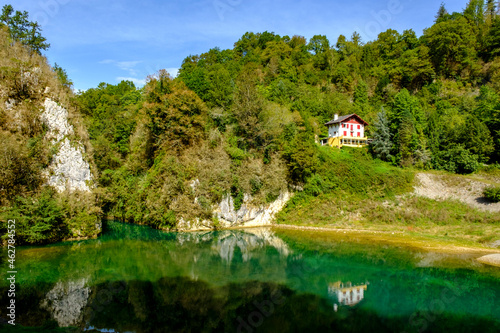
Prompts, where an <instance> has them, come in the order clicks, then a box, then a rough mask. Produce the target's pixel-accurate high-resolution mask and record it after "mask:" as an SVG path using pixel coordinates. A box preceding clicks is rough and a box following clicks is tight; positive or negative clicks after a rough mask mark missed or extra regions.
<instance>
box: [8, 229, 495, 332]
mask: <svg viewBox="0 0 500 333" xmlns="http://www.w3.org/2000/svg"><path fill="white" fill-rule="evenodd" d="M475 257H477V254H462V255H456V254H454V255H452V254H444V253H436V252H425V251H422V250H412V249H407V248H404V247H397V246H389V245H386V244H377V243H374V242H366V241H362V240H360V239H358V238H356V237H355V236H350V235H343V236H342V237H340V236H338V237H334V236H328V237H326V236H325V234H321V233H314V232H305V231H284V230H271V229H248V230H242V231H234V230H231V231H220V232H199V233H179V234H175V233H164V232H160V231H157V230H152V229H150V228H148V227H142V226H135V225H127V224H121V223H117V222H110V223H108V226H107V227H106V230H105V232H104V234H103V235H102V236H101V237H100V238H99V239H96V240H88V241H81V242H67V243H60V244H56V245H52V246H46V247H19V248H18V249H17V253H16V269H17V272H18V273H17V276H16V278H17V281H16V283H17V284H16V288H17V292H16V305H17V310H16V316H17V317H16V322H17V323H18V324H21V325H23V326H29V327H35V326H36V327H41V326H44V327H45V328H44V329H41V328H39V329H34V330H33V332H37V330H38V331H40V332H42V331H43V332H49V331H56V329H55V327H57V326H60V327H69V326H71V327H74V328H73V329H70V330H63V331H67V332H78V331H83V330H87V331H94V332H96V331H101V332H500V269H498V268H495V267H488V266H485V265H482V264H480V263H477V262H476V261H475V260H474V258H475ZM1 258H2V259H1V260H2V261H1V262H0V266H1V268H0V269H1V272H2V277H3V276H4V275H5V274H4V273H6V272H7V271H8V269H7V262H6V253H4V254H3V255H2V257H1ZM7 288H8V286H7V283H6V279H5V278H2V282H0V306H1V308H0V317H1V318H2V319H3V320H4V321H5V320H7V319H8V318H7V317H6V306H7V304H8V302H9V298H8V297H7ZM49 327H53V328H54V329H50V328H49ZM0 331H6V332H7V331H19V332H20V331H21V330H19V328H18V327H15V328H14V327H11V326H8V325H1V324H0ZM30 332H31V331H30Z"/></svg>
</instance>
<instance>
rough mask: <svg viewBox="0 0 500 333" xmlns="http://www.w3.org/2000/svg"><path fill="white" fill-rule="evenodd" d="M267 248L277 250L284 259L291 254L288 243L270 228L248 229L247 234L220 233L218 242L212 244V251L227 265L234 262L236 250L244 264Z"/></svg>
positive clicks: (227, 231)
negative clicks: (254, 254)
mask: <svg viewBox="0 0 500 333" xmlns="http://www.w3.org/2000/svg"><path fill="white" fill-rule="evenodd" d="M265 247H271V248H274V249H276V250H277V251H278V252H279V253H280V255H281V256H282V257H287V256H288V255H289V254H290V253H291V251H290V249H289V247H288V246H287V245H286V243H285V242H283V240H281V239H280V238H279V237H277V236H276V235H275V234H274V232H273V231H272V230H271V229H269V228H259V229H257V228H256V229H248V230H245V232H235V231H230V230H226V231H222V232H220V233H218V236H217V242H214V243H213V244H212V249H213V250H214V251H216V252H217V253H218V254H219V256H220V257H221V259H222V260H223V261H225V262H226V263H230V262H232V261H233V258H234V252H235V249H236V248H238V249H239V250H240V252H241V256H242V259H243V262H247V261H248V260H250V259H251V258H252V252H256V250H262V249H263V248H265Z"/></svg>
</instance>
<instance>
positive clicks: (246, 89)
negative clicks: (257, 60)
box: [232, 66, 264, 147]
mask: <svg viewBox="0 0 500 333" xmlns="http://www.w3.org/2000/svg"><path fill="white" fill-rule="evenodd" d="M263 107H264V99H263V98H262V96H261V94H260V93H259V91H258V90H257V77H256V75H255V71H254V70H253V66H247V67H246V68H244V69H243V71H242V73H241V74H240V75H239V76H238V78H237V80H236V91H235V93H234V102H233V108H232V111H233V115H234V117H235V118H236V122H237V124H238V129H239V134H240V135H241V136H243V137H245V138H246V139H247V140H246V141H247V143H248V145H249V146H250V147H257V146H258V145H259V143H258V137H259V135H258V130H257V128H258V123H259V116H260V113H261V112H262V110H263Z"/></svg>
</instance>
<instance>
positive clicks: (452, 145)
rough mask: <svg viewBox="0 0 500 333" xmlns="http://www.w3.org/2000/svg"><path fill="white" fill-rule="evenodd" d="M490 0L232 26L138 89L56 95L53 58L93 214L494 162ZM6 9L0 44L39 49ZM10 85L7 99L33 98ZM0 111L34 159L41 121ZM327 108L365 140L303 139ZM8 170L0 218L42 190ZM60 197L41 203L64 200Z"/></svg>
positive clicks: (207, 209)
mask: <svg viewBox="0 0 500 333" xmlns="http://www.w3.org/2000/svg"><path fill="white" fill-rule="evenodd" d="M497 7H498V4H497V2H496V1H493V0H488V1H484V0H470V1H469V2H468V3H467V4H466V6H465V9H464V10H463V12H461V13H457V12H454V13H448V12H447V10H446V8H445V6H444V5H441V7H440V8H439V10H438V12H437V14H436V16H435V21H434V24H433V25H432V26H431V27H429V28H427V29H426V30H424V32H423V34H422V35H421V36H420V37H418V36H417V34H416V33H415V32H414V31H413V30H405V31H403V32H398V31H395V30H392V29H389V30H387V31H385V32H382V33H380V34H379V35H378V38H377V39H376V40H374V41H366V42H365V41H362V40H361V38H360V35H359V34H358V33H356V32H354V33H353V34H352V36H350V37H346V36H343V35H341V36H339V37H338V38H337V39H336V41H330V40H329V39H328V38H327V36H324V35H316V36H313V37H312V38H311V39H309V40H307V39H306V38H305V37H302V36H292V37H290V36H280V35H277V34H275V33H273V32H267V31H265V32H262V33H253V32H247V33H245V34H244V35H243V36H242V37H241V38H240V39H239V40H238V41H236V42H235V44H234V47H233V49H227V50H221V49H219V48H217V47H215V48H213V49H211V50H208V51H207V52H206V53H203V54H201V55H190V56H188V57H186V58H185V59H184V61H183V63H182V67H181V69H180V71H179V75H178V77H176V78H173V77H172V76H171V75H170V74H169V73H168V72H166V71H163V70H162V71H159V72H158V73H156V74H155V75H152V76H150V77H148V79H147V83H146V85H145V86H144V87H142V88H138V87H136V86H134V84H133V83H132V82H128V81H123V82H121V83H119V84H116V85H113V84H107V83H101V84H100V85H99V86H98V87H96V88H93V89H88V90H87V91H80V92H77V93H72V92H71V90H70V88H71V84H72V83H71V81H70V80H69V78H68V77H67V75H66V73H65V71H64V70H63V69H61V68H60V67H58V66H57V65H56V66H53V68H52V70H53V71H52V73H53V76H54V77H56V78H57V79H58V81H59V82H58V87H59V89H63V90H64V89H65V90H64V91H65V94H67V95H68V96H70V97H68V100H69V101H68V103H69V104H70V105H71V108H73V109H74V110H75V112H76V113H78V114H79V115H81V123H82V124H84V125H85V126H84V127H85V131H88V141H89V142H90V145H91V148H89V150H88V151H89V152H90V151H91V154H92V157H93V161H94V162H95V169H96V175H97V176H96V178H97V186H96V187H95V189H94V190H93V194H92V195H93V196H94V198H95V201H93V203H92V204H91V205H92V207H94V205H96V206H97V207H98V210H95V212H96V214H101V215H102V216H109V217H114V218H119V219H122V220H124V221H130V222H136V223H145V224H149V225H152V226H154V227H158V228H175V226H176V224H177V221H179V219H180V218H183V219H184V220H189V219H195V218H199V219H207V220H210V219H212V222H213V225H214V226H215V227H216V226H217V219H216V218H214V217H213V215H212V210H213V205H215V204H217V203H218V202H220V201H221V200H222V198H223V197H224V196H225V195H231V196H232V198H233V200H234V205H235V208H236V209H238V208H239V207H240V206H241V204H242V202H243V198H244V195H245V194H249V195H251V196H252V200H253V202H254V203H255V204H263V203H269V202H272V201H273V200H275V199H276V198H277V197H278V196H279V194H280V193H282V192H283V191H286V190H287V189H288V188H290V187H292V188H293V189H294V190H297V189H300V190H302V194H301V200H307V198H308V197H316V196H319V195H322V194H325V193H331V192H332V191H337V190H341V191H348V192H349V191H350V192H353V191H354V192H356V191H358V192H359V191H361V192H368V193H370V195H376V196H386V195H390V194H392V193H396V192H398V191H403V190H404V189H406V188H408V186H409V184H410V183H411V175H410V173H409V172H407V170H413V169H436V170H446V171H449V172H453V173H462V174H466V173H473V172H476V171H478V170H479V169H480V168H484V167H485V165H490V166H489V167H490V168H491V167H493V168H494V167H495V165H496V167H497V168H498V164H499V163H500V15H499V9H500V8H497ZM7 14H8V13H7ZM9 17H13V13H12V12H11V13H10V16H9V15H5V11H4V15H3V16H2V18H1V21H2V22H3V25H6V26H7V28H8V29H9V32H10V38H11V40H12V41H13V42H12V43H2V48H12V47H20V46H19V45H18V44H24V45H25V48H27V49H30V50H31V51H27V52H28V53H27V54H29V55H28V56H27V57H28V58H29V59H27V60H26V61H28V62H34V61H39V60H34V59H38V58H36V57H38V56H39V53H40V50H41V49H45V48H46V47H48V44H46V43H45V40H44V39H43V38H42V37H41V36H40V35H37V36H38V37H39V39H33V38H31V39H30V38H26V37H24V39H23V37H19V36H18V35H16V34H19V33H18V32H17V30H16V29H14V27H16V23H15V22H12V20H9ZM35 28H36V27H35ZM35 28H34V29H32V31H38V30H37V29H35ZM28 30H29V29H28ZM28 30H27V31H28ZM40 38H41V39H40ZM34 40H36V43H35V42H33V41H34ZM30 43H31V44H30ZM9 66H11V67H9ZM9 66H4V67H2V68H1V69H0V71H1V75H2V76H3V78H4V80H5V79H6V78H7V77H8V75H14V74H12V73H13V70H12V68H14V67H15V66H17V65H16V64H10V65H9ZM14 76H15V75H14ZM14 81H15V80H14V79H13V81H12V82H14ZM23 93H26V94H28V95H26V96H25V95H22V96H19V98H24V99H25V100H26V99H30V98H31V99H34V98H35V97H34V93H31V92H23ZM2 98H3V99H4V101H3V102H2V103H1V105H0V108H4V106H3V104H4V102H5V101H6V100H7V99H6V98H5V97H2ZM1 112H2V115H1V116H0V126H2V140H3V141H9V140H10V141H9V142H11V141H12V140H14V139H12V138H13V137H14V136H17V137H18V139H17V140H18V141H21V142H23V144H22V145H21V146H20V147H18V148H17V151H15V152H13V154H17V155H15V156H17V157H16V158H19V161H21V162H22V161H26V163H28V162H29V161H33V159H36V158H38V157H36V156H32V154H34V152H33V145H35V144H37V143H36V142H38V141H36V138H39V137H43V129H40V131H38V132H37V131H34V132H22V133H19V131H18V130H17V129H16V128H14V127H13V126H10V127H9V126H8V123H6V121H5V119H7V118H6V116H4V115H5V114H6V113H7V112H8V110H6V109H1ZM336 113H337V114H340V115H347V114H352V113H356V114H358V115H359V116H361V117H362V118H363V119H365V120H366V121H367V122H368V123H369V124H370V126H369V127H368V133H367V134H368V136H369V137H371V138H373V143H372V144H371V145H370V146H369V149H368V151H366V150H353V149H345V150H344V149H343V150H342V152H340V153H339V152H336V151H334V150H333V149H332V148H329V147H321V146H320V145H318V144H317V142H318V140H319V139H320V138H322V137H325V136H326V135H327V128H326V127H325V126H324V123H326V122H327V121H329V120H331V119H332V118H333V116H334V114H336ZM85 131H84V132H85ZM85 133H87V132H85ZM86 135H87V134H82V136H86ZM39 141H40V140H39ZM41 141H43V140H41ZM40 144H42V143H40ZM11 145H12V144H11ZM4 146H5V145H4V144H3V143H2V148H1V149H4V150H5V149H6V148H4ZM9 147H10V146H9ZM12 150H16V149H14V148H12ZM35 150H36V149H35ZM36 151H39V150H36ZM23 158H24V160H23ZM21 162H19V163H21ZM9 163H10V164H9ZM23 163H24V162H23ZM44 163H45V165H46V164H47V163H48V162H47V161H45V162H43V163H41V164H44ZM39 164H40V163H39ZM14 167H16V165H14V164H12V163H11V162H8V161H5V160H3V161H2V165H0V168H1V169H2V172H3V173H2V182H3V184H2V186H1V190H2V192H3V193H2V196H4V195H6V194H7V196H6V197H5V199H4V200H2V205H3V209H4V216H5V218H6V217H7V216H14V215H16V214H17V215H20V214H21V215H22V211H23V209H24V211H26V208H23V207H25V206H26V205H33V202H34V201H30V199H29V198H43V197H44V196H46V197H47V189H44V188H43V186H41V185H40V184H39V183H36V184H35V183H34V180H33V179H31V178H30V177H31V174H30V175H24V173H19V172H17V171H16V170H14V169H12V168H14ZM17 167H18V168H21V166H19V165H18V166H17ZM41 167H43V165H42V166H41ZM33 168H36V166H33ZM9 172H10V173H9ZM9 182H10V183H9ZM7 184H9V185H7ZM11 184H12V185H11ZM14 187H15V188H16V190H15V191H11V192H9V191H10V189H12V188H14ZM12 193H16V194H17V196H15V197H12V196H11V194H12ZM54 196H55V194H52V198H53V197H54ZM49 197H50V195H49ZM27 198H28V199H27ZM47 200H48V199H47ZM54 200H55V199H54ZM56 201H57V200H56ZM36 202H38V203H39V202H40V200H38V201H36ZM295 204H297V200H295V201H294V202H292V205H295ZM61 205H63V204H62V203H61V202H60V200H59V201H57V202H55V203H54V206H55V207H56V208H57V207H59V208H57V209H60V210H61V212H63V213H64V212H65V211H67V210H68V208H64V209H63V208H60V207H62V206H61ZM89 205H90V204H89ZM56 208H54V209H56ZM63 213H61V214H62V215H64V214H63ZM9 214H10V215H9ZM68 214H69V213H68ZM63 220H64V219H63ZM26 225H29V223H28V222H26ZM43 241H44V239H37V240H36V241H34V242H43Z"/></svg>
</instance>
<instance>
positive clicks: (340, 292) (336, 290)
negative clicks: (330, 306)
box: [328, 281, 368, 306]
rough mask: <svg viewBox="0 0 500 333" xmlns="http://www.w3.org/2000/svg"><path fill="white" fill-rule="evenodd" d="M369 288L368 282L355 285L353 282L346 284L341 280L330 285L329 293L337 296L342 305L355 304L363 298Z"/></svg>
mask: <svg viewBox="0 0 500 333" xmlns="http://www.w3.org/2000/svg"><path fill="white" fill-rule="evenodd" d="M367 288H368V285H367V283H365V284H358V285H353V284H352V283H351V282H347V283H345V284H344V283H342V282H341V281H337V282H335V283H330V284H329V285H328V295H330V296H331V297H337V301H338V302H339V304H340V305H350V306H353V305H356V304H358V303H359V302H361V301H362V300H363V298H364V297H365V290H366V289H367ZM335 305H336V304H335Z"/></svg>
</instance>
